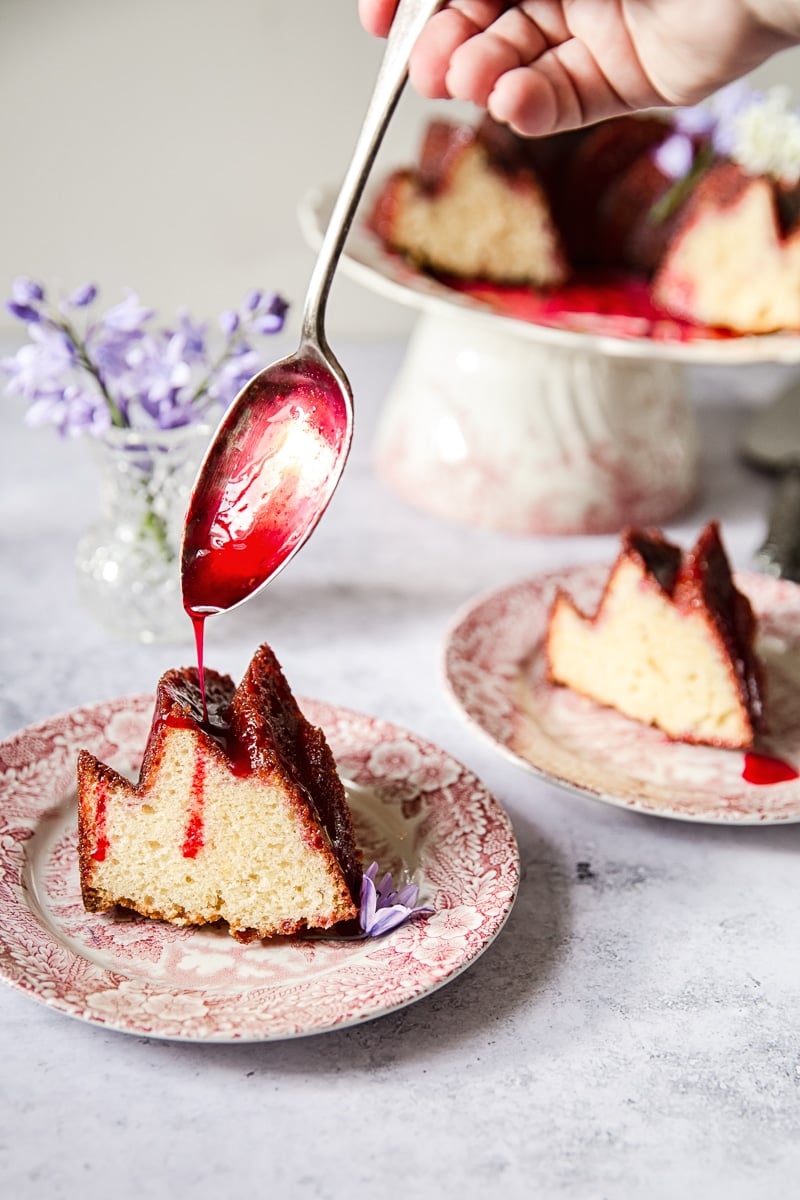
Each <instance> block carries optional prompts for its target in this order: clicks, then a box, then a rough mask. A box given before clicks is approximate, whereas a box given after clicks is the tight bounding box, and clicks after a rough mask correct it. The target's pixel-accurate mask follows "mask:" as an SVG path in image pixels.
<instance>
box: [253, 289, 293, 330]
mask: <svg viewBox="0 0 800 1200" xmlns="http://www.w3.org/2000/svg"><path fill="white" fill-rule="evenodd" d="M288 308H289V305H288V304H287V303H286V301H285V300H284V299H283V297H282V296H278V295H277V294H276V295H273V296H270V298H269V300H268V301H267V304H266V306H264V307H263V308H260V309H259V313H261V314H262V315H261V316H260V319H258V320H256V321H254V323H253V328H254V329H255V330H256V331H257V332H258V333H279V332H280V330H281V329H283V326H284V322H285V320H286V313H287V311H288Z"/></svg>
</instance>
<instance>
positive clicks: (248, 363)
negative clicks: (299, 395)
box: [0, 276, 288, 436]
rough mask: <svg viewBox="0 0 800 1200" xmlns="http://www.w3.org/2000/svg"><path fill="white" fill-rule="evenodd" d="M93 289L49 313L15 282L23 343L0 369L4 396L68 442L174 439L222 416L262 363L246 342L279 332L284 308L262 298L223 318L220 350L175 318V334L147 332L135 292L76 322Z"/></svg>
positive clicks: (35, 286)
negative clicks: (152, 433) (157, 432)
mask: <svg viewBox="0 0 800 1200" xmlns="http://www.w3.org/2000/svg"><path fill="white" fill-rule="evenodd" d="M96 298H97V287H96V286H95V284H93V283H84V284H82V285H81V286H80V287H79V288H76V289H75V290H74V291H73V292H72V293H71V294H70V295H69V297H68V298H67V299H66V300H64V301H62V302H61V303H59V304H58V305H52V304H51V305H48V304H47V302H46V297H45V292H44V288H43V287H42V286H41V284H39V283H37V282H36V281H35V280H32V279H28V278H27V277H24V276H20V277H19V278H18V279H16V280H15V281H14V284H13V286H12V294H11V298H10V300H9V302H8V308H9V310H10V311H11V312H12V313H13V314H14V315H15V316H17V317H18V318H20V319H21V320H24V321H25V322H26V324H27V326H28V338H29V341H28V343H27V344H26V345H25V346H23V347H22V348H21V349H20V350H19V351H18V352H17V354H16V355H14V356H13V357H12V358H7V359H4V360H2V361H0V372H2V373H3V374H5V375H6V376H7V377H8V391H9V392H11V393H14V394H16V395H20V396H23V397H24V398H25V399H26V400H27V401H28V403H29V405H30V408H29V411H28V415H27V419H28V420H29V421H30V422H31V423H32V424H35V425H42V424H52V425H55V426H56V428H57V429H58V430H59V431H60V432H61V433H62V434H64V435H66V436H75V435H76V434H78V433H83V432H89V433H94V434H97V433H101V432H103V431H104V430H105V429H106V428H108V426H109V424H113V425H115V426H117V427H119V428H147V427H150V428H158V429H172V428H174V427H176V426H179V425H187V424H190V423H192V422H195V421H199V420H203V419H205V418H206V416H207V414H208V412H209V409H211V408H212V407H213V406H215V405H218V406H220V407H222V406H227V405H228V404H230V402H231V400H233V398H234V397H235V396H236V395H237V394H238V392H239V391H240V390H241V388H242V387H243V385H244V384H245V383H247V382H248V381H249V380H250V379H252V377H253V375H255V374H256V372H257V371H258V370H259V369H260V367H261V365H262V363H261V362H260V359H259V355H258V354H257V353H256V351H255V350H254V349H253V346H252V344H251V343H252V342H253V340H254V338H255V335H256V333H257V332H258V330H257V328H256V325H257V323H258V324H261V325H262V326H263V332H273V331H274V330H275V329H277V328H279V327H280V326H281V325H282V323H283V318H284V314H285V312H286V309H287V307H288V306H287V304H286V302H285V301H284V300H283V299H282V297H280V296H278V295H269V296H267V297H266V298H265V296H264V293H263V291H261V290H260V289H259V290H256V291H252V292H251V293H249V295H248V296H247V297H246V299H245V301H244V305H243V307H242V309H241V310H240V311H239V312H238V313H237V312H235V311H234V310H229V311H228V312H226V313H224V314H223V317H222V320H221V324H222V328H223V331H224V332H225V334H226V341H225V343H224V344H223V345H222V347H221V350H220V351H216V352H213V351H212V348H211V347H210V346H209V345H208V341H207V332H208V325H207V323H206V322H197V321H195V320H194V319H193V318H192V317H191V315H190V313H189V311H188V310H187V309H185V308H183V309H180V310H179V312H178V314H177V322H176V324H175V326H174V327H173V328H165V329H158V330H154V329H151V325H150V322H151V319H152V318H153V317H154V315H155V314H154V312H153V310H152V309H149V308H146V307H145V306H144V305H143V304H141V303H140V301H139V297H138V296H137V295H136V293H135V292H132V291H131V292H128V294H127V295H126V297H125V299H124V300H123V301H122V302H121V303H119V304H116V305H114V306H113V307H112V308H110V309H108V311H106V312H105V313H104V314H103V315H101V316H99V317H98V318H96V319H89V318H88V317H87V320H86V321H85V322H81V325H82V331H80V330H79V329H78V326H77V323H73V322H74V320H75V313H74V310H76V309H85V310H88V309H89V308H90V306H91V305H92V304H93V303H94V301H95V300H96Z"/></svg>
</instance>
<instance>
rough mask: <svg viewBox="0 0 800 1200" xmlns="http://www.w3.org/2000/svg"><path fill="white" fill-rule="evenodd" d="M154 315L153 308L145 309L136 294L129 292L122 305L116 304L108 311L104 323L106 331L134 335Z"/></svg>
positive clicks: (103, 319)
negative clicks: (110, 330)
mask: <svg viewBox="0 0 800 1200" xmlns="http://www.w3.org/2000/svg"><path fill="white" fill-rule="evenodd" d="M153 315H154V313H153V310H152V309H151V308H145V307H144V305H142V304H140V303H139V297H138V296H137V295H136V293H135V292H129V293H128V295H127V297H126V298H125V299H124V300H123V301H122V302H121V303H120V304H115V305H114V307H113V308H110V309H109V310H108V312H107V313H106V314H105V315H104V316H103V318H102V321H103V325H105V327H106V329H112V330H114V331H115V332H118V333H132V332H135V331H137V330H139V329H140V328H141V326H142V325H144V324H145V323H146V322H147V321H149V320H150V318H151V317H152V316H153Z"/></svg>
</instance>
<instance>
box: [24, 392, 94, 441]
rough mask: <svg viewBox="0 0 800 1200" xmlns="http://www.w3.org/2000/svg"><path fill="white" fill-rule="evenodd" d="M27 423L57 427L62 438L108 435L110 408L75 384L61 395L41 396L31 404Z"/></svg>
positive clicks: (26, 416)
mask: <svg viewBox="0 0 800 1200" xmlns="http://www.w3.org/2000/svg"><path fill="white" fill-rule="evenodd" d="M25 420H26V422H27V424H28V425H55V427H56V429H57V430H58V432H59V433H60V434H61V436H62V437H79V436H80V435H81V434H84V433H91V434H93V435H95V436H97V435H98V434H101V433H105V431H106V430H107V429H108V427H109V426H110V424H111V416H110V413H109V411H108V405H107V404H106V402H105V399H104V397H103V396H101V395H100V393H99V392H91V391H88V390H86V389H85V388H80V387H78V386H77V385H76V384H68V385H67V387H65V388H63V390H61V391H56V392H52V393H42V394H40V395H39V397H38V398H37V399H36V400H35V401H34V402H33V404H31V406H30V408H29V409H28V411H27V413H26V415H25Z"/></svg>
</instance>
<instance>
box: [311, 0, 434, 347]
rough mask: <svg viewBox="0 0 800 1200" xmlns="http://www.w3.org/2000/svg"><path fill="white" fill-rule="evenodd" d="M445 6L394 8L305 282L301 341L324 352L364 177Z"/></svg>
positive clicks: (427, 3) (406, 3)
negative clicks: (330, 304) (425, 34)
mask: <svg viewBox="0 0 800 1200" xmlns="http://www.w3.org/2000/svg"><path fill="white" fill-rule="evenodd" d="M443 4H444V0H400V3H399V4H398V6H397V12H396V13H395V17H394V21H393V22H392V28H391V29H390V31H389V36H388V38H387V40H386V49H385V50H384V54H383V59H382V60H381V64H380V67H379V68H378V75H377V78H376V80H375V87H374V89H373V92H372V97H371V99H370V102H369V105H368V107H367V111H366V113H365V115H364V121H363V124H362V126H361V132H360V134H359V136H358V141H357V142H356V146H355V149H354V151H353V156H352V158H351V160H350V165H349V167H348V168H347V172H346V174H345V177H344V180H343V181H342V186H341V188H340V189H339V194H338V196H337V197H336V202H335V204H334V206H333V211H332V212H331V217H330V220H329V221H328V228H327V229H326V231H325V236H324V238H323V239H322V245H321V247H320V250H319V254H318V256H317V261H316V264H315V266H314V270H313V272H312V274H311V279H310V281H309V285H308V292H307V294H306V301H305V308H304V311H303V326H302V338H303V341H312V342H316V343H318V344H319V345H320V346H323V347H325V348H326V349H327V348H328V347H327V340H326V338H325V331H324V317H325V304H326V301H327V299H328V292H329V291H330V287H331V283H332V282H333V275H334V272H335V270H336V264H337V263H338V261H339V256H340V255H341V253H342V250H343V248H344V243H345V240H346V238H347V233H348V230H349V229H350V225H351V223H352V220H353V216H354V215H355V211H356V208H357V207H358V202H359V200H360V199H361V194H362V192H363V191H364V184H365V183H366V181H367V176H368V175H369V172H370V169H371V167H372V164H373V163H374V161H375V156H376V154H377V153H378V148H379V147H380V144H381V142H382V140H383V135H384V133H385V132H386V127H387V126H388V124H389V120H390V119H391V116H392V113H393V112H394V110H395V106H396V104H397V101H398V100H399V99H400V93H401V92H402V90H403V87H404V85H405V82H406V78H407V76H408V62H409V59H410V57H411V51H412V50H413V48H414V45H415V43H416V41H417V38H418V37H419V35H420V33H421V32H422V29H423V27H424V25H425V24H426V22H427V21H428V20H429V19H430V18H431V17H432V16H433V14H434V13H435V12H436V10H437V9H439V8H441V7H442V6H443Z"/></svg>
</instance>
